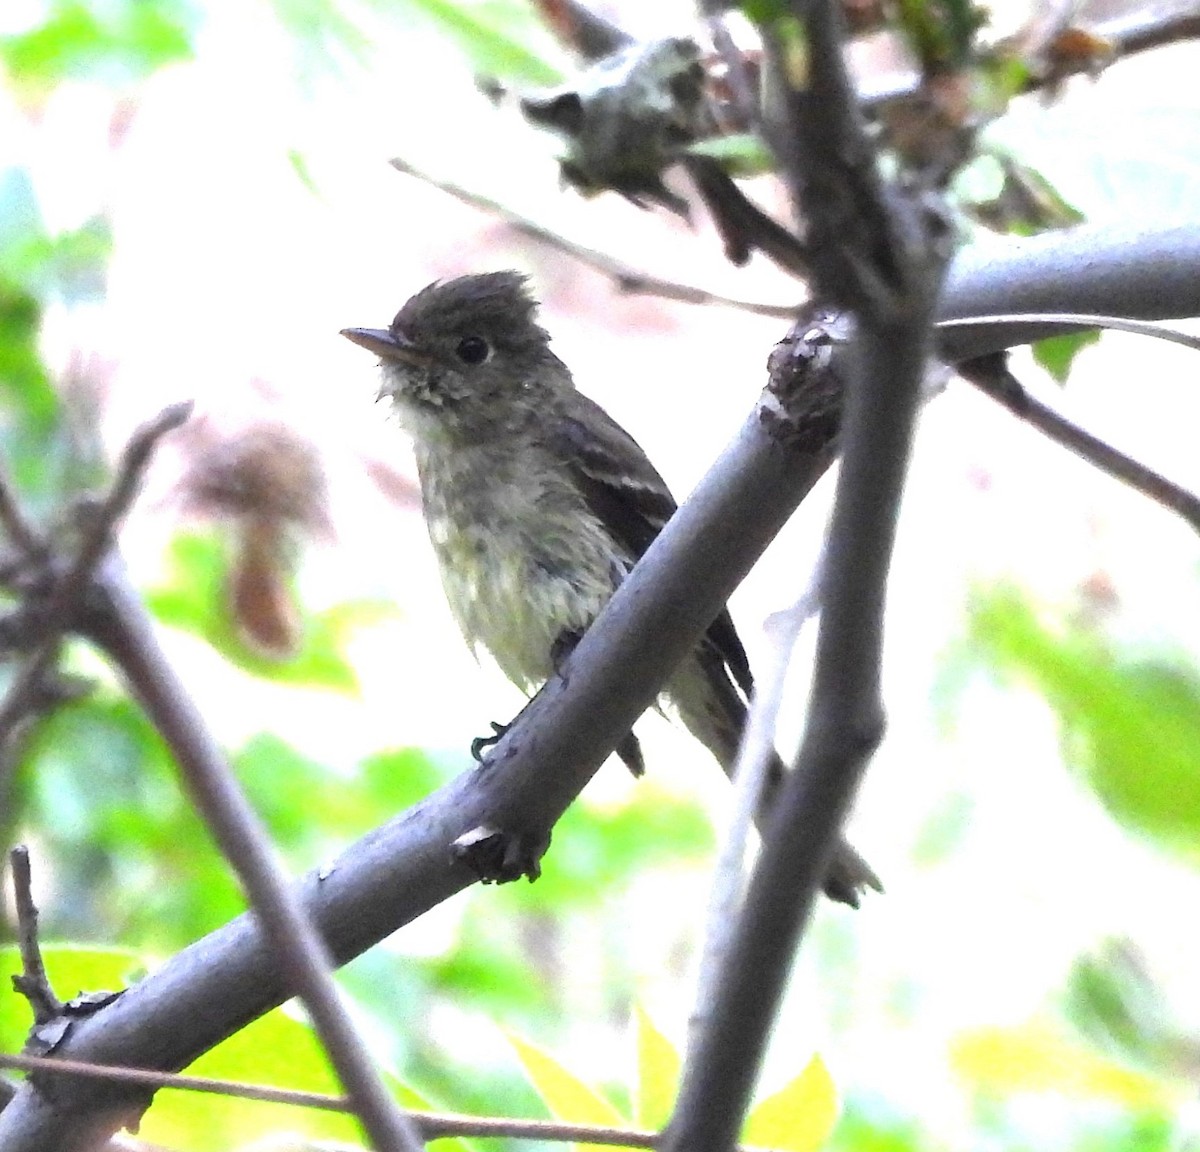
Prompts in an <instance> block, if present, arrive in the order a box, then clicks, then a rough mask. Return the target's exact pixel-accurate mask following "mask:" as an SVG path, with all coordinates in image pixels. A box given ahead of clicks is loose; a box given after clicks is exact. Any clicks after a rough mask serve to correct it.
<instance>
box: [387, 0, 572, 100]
mask: <svg viewBox="0 0 1200 1152" xmlns="http://www.w3.org/2000/svg"><path fill="white" fill-rule="evenodd" d="M405 4H406V6H407V7H408V8H409V9H410V10H411V11H413V12H416V13H419V14H420V15H422V16H423V17H425V18H426V19H427V20H429V21H430V22H431V23H432V24H433V25H434V26H435V27H437V28H438V30H439V31H440V32H442V33H443V35H445V36H446V37H447V39H449V40H451V41H452V42H453V43H454V44H455V46H456V47H457V48H458V49H459V50H460V51H461V52H462V53H463V55H464V56H466V58H467V60H468V62H469V63H470V66H471V67H472V68H473V69H474V70H475V71H476V72H478V73H482V74H484V75H487V76H495V77H497V78H499V79H501V80H511V81H514V82H518V83H526V84H544V85H549V84H557V83H559V82H560V81H561V80H562V79H563V76H564V73H565V66H564V63H562V62H560V54H559V53H557V52H556V51H555V47H554V44H553V42H552V41H551V40H550V38H549V36H548V35H547V34H546V31H545V29H544V28H543V27H542V25H541V24H540V22H539V21H538V20H537V19H536V18H535V16H534V13H533V10H532V8H531V6H530V5H529V4H527V3H514V2H513V0H502V2H496V0H490V2H483V3H480V2H479V0H475V2H473V3H472V2H465V0H405Z"/></svg>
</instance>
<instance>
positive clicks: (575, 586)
mask: <svg viewBox="0 0 1200 1152" xmlns="http://www.w3.org/2000/svg"><path fill="white" fill-rule="evenodd" d="M460 463H461V461H460ZM421 471H422V491H423V493H424V498H425V512H426V520H427V522H428V526H429V535H430V540H431V541H432V543H433V548H434V551H435V553H436V554H437V558H438V564H439V567H440V569H441V576H442V584H443V587H444V588H445V592H446V599H447V601H448V602H449V605H450V609H451V611H452V612H453V614H454V616H455V618H456V619H457V621H458V624H459V627H460V628H461V629H462V633H463V636H464V637H465V638H466V640H467V643H468V644H469V645H471V647H472V648H473V649H477V648H478V647H479V646H482V647H483V648H485V649H486V650H487V651H488V652H490V653H491V655H492V657H493V658H494V659H495V661H496V662H497V664H499V666H500V668H501V669H502V670H503V672H504V673H505V675H506V676H508V678H509V679H510V680H511V681H513V683H515V684H516V685H517V686H518V687H520V688H522V689H525V690H533V689H535V688H537V687H539V686H540V685H541V684H542V683H544V682H545V681H546V680H547V679H548V678H549V677H550V676H551V675H552V673H553V672H554V667H553V660H552V656H551V654H552V651H553V650H554V647H555V644H556V642H557V641H558V640H559V638H560V637H561V636H562V635H563V633H581V632H583V630H584V629H586V628H587V626H588V625H589V624H590V623H591V622H592V620H593V619H595V617H596V614H597V613H598V612H599V611H600V609H601V608H602V607H603V606H604V604H605V603H606V602H607V600H608V599H609V597H610V596H611V595H612V593H613V590H614V589H615V588H616V586H617V584H618V583H619V582H620V579H621V577H622V576H623V574H624V572H625V571H626V570H627V569H628V567H629V557H628V556H627V555H625V553H624V552H623V550H621V549H620V548H619V547H618V546H617V545H616V544H615V542H614V540H613V538H612V537H611V535H610V534H609V533H608V531H607V530H606V529H605V528H604V526H603V525H602V524H601V523H600V522H599V521H598V520H597V518H596V517H595V516H594V515H593V514H592V512H591V511H590V509H589V508H588V507H587V505H586V503H585V502H584V500H583V497H582V496H581V495H580V493H579V492H578V490H577V489H575V487H574V485H573V484H571V482H570V479H569V477H568V476H566V475H560V474H559V473H558V472H557V471H556V470H554V469H552V468H549V467H543V468H539V467H537V465H536V463H534V464H532V465H531V464H530V462H529V461H526V463H525V465H524V466H523V467H522V468H521V469H520V470H519V471H514V470H512V469H510V468H508V467H507V466H505V465H503V464H499V463H498V464H497V465H496V466H494V467H493V468H491V469H489V470H488V473H489V474H487V475H476V476H475V477H473V478H469V479H466V481H465V482H456V480H455V478H454V477H453V476H452V475H451V474H450V473H449V472H448V473H446V474H445V475H437V474H436V473H437V469H436V468H434V469H432V470H431V469H430V468H429V467H428V466H426V467H424V468H422V470H421ZM457 479H458V480H459V481H462V480H463V479H464V477H463V476H462V475H459V476H458V478H457Z"/></svg>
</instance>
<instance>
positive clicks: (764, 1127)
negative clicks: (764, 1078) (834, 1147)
mask: <svg viewBox="0 0 1200 1152" xmlns="http://www.w3.org/2000/svg"><path fill="white" fill-rule="evenodd" d="M837 1118H838V1097H837V1089H836V1088H835V1087H834V1086H833V1080H832V1078H831V1077H830V1075H829V1070H828V1069H827V1068H826V1067H825V1062H824V1061H823V1060H822V1059H821V1058H820V1056H814V1057H813V1058H812V1059H811V1060H810V1061H809V1062H808V1064H807V1066H806V1067H805V1069H804V1071H803V1072H801V1073H800V1075H799V1076H797V1077H796V1078H795V1079H793V1080H791V1081H789V1082H788V1083H787V1084H786V1085H784V1087H783V1088H781V1089H780V1090H779V1091H778V1092H776V1093H774V1094H773V1095H771V1096H768V1097H767V1098H766V1099H765V1100H764V1101H762V1103H761V1104H758V1105H756V1106H755V1108H754V1109H753V1111H751V1113H750V1115H749V1116H748V1117H747V1118H746V1126H745V1129H744V1130H743V1132H742V1140H743V1142H744V1143H746V1144H749V1145H750V1146H751V1147H756V1148H772V1149H776V1150H777V1152H816V1149H818V1148H822V1147H824V1146H825V1144H826V1142H827V1141H828V1140H829V1136H830V1133H831V1132H832V1131H833V1126H834V1125H835V1124H836V1123H837Z"/></svg>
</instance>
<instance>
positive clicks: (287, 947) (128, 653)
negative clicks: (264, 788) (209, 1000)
mask: <svg viewBox="0 0 1200 1152" xmlns="http://www.w3.org/2000/svg"><path fill="white" fill-rule="evenodd" d="M114 559H115V558H114ZM104 589H105V591H106V593H107V595H106V597H105V599H106V601H107V603H106V604H105V606H104V607H103V608H102V609H100V610H98V611H97V612H96V613H95V614H94V619H93V620H92V635H93V637H94V638H97V639H98V640H99V642H100V643H101V645H102V647H103V648H104V649H105V651H106V652H107V654H108V655H109V657H110V658H111V659H112V660H113V662H114V663H115V664H116V666H117V667H118V668H119V669H120V670H121V672H122V673H123V674H124V676H125V677H126V679H127V680H128V681H129V684H130V686H131V688H132V689H133V691H134V692H135V693H136V694H137V696H138V697H139V698H140V700H141V702H142V705H143V707H144V708H145V709H146V712H147V714H148V716H149V717H150V719H151V721H152V722H153V723H154V725H155V727H156V728H157V729H158V730H159V732H160V733H161V734H162V736H163V738H164V739H165V740H166V741H167V743H168V745H169V746H170V748H171V750H172V752H173V754H174V756H175V760H176V763H177V764H178V765H179V770H180V774H181V776H182V777H183V780H184V783H185V784H186V786H187V789H188V791H189V793H190V794H191V797H192V799H193V801H194V802H195V804H196V807H197V809H198V811H199V812H200V814H201V815H202V817H203V818H204V821H205V823H206V824H207V825H208V827H209V829H210V831H211V832H212V834H213V836H214V838H215V839H216V841H217V843H218V844H219V845H220V847H221V850H222V852H223V853H224V854H225V857H226V859H228V860H229V862H230V864H232V866H233V868H234V869H235V871H236V872H237V874H238V877H239V879H240V880H241V882H242V886H243V887H244V889H245V891H246V894H247V896H248V897H249V900H250V903H251V905H252V907H253V909H254V912H255V914H256V915H257V916H258V917H259V918H260V920H261V921H262V924H263V927H264V929H265V931H266V933H267V936H268V938H269V939H270V940H271V943H272V945H273V947H274V948H275V949H276V950H277V952H278V955H279V963H280V964H281V966H282V967H283V969H284V971H285V972H286V973H287V979H288V981H289V983H290V984H291V985H292V990H293V991H295V992H296V993H297V994H298V995H299V996H300V998H301V999H302V1000H303V1002H304V1006H305V1007H306V1008H307V1009H308V1012H309V1015H310V1016H311V1018H312V1022H313V1027H314V1028H315V1029H316V1032H317V1035H318V1036H319V1037H320V1039H321V1042H322V1044H323V1045H324V1046H325V1050H326V1051H327V1052H328V1054H329V1058H330V1061H331V1063H332V1064H333V1066H334V1069H335V1070H336V1071H337V1074H338V1077H339V1078H340V1079H341V1082H342V1084H343V1086H344V1087H345V1089H346V1091H347V1093H348V1095H349V1096H350V1097H351V1099H352V1100H353V1101H354V1108H355V1113H356V1115H357V1116H358V1118H359V1120H360V1122H361V1123H362V1125H363V1128H364V1129H365V1130H366V1132H367V1133H368V1135H369V1136H370V1139H371V1140H372V1142H373V1143H374V1145H375V1147H376V1148H377V1149H379V1152H419V1149H420V1147H421V1139H420V1134H419V1133H418V1132H417V1130H416V1128H415V1127H414V1126H413V1124H412V1123H411V1121H410V1120H409V1119H408V1117H407V1115H406V1114H405V1113H404V1112H402V1111H401V1109H400V1108H399V1107H398V1106H397V1105H396V1102H395V1101H394V1100H393V1099H392V1097H391V1095H390V1094H389V1093H388V1091H387V1089H386V1088H385V1087H384V1084H383V1081H382V1079H381V1078H380V1076H379V1072H378V1070H377V1068H376V1067H375V1064H374V1061H373V1060H372V1059H371V1056H370V1053H369V1052H368V1051H367V1049H366V1046H365V1045H364V1044H363V1042H362V1040H361V1038H360V1037H359V1035H358V1033H357V1031H356V1029H355V1027H354V1025H353V1023H352V1021H351V1020H350V1017H349V1014H348V1013H347V1012H346V1009H345V1007H344V1006H343V1004H342V1002H341V1000H340V999H339V997H338V992H337V986H336V984H335V983H334V981H333V976H332V967H333V961H332V959H331V957H330V955H329V951H328V949H327V948H326V946H325V942H324V941H323V940H322V939H321V936H320V934H319V933H318V932H317V930H316V928H315V927H314V926H313V924H312V921H311V920H310V919H309V917H308V914H307V913H306V912H305V910H304V907H303V905H302V904H301V902H300V898H299V896H298V895H297V893H296V891H295V889H294V888H293V887H292V885H291V882H290V879H289V878H288V877H287V875H286V874H285V873H284V871H283V868H282V867H281V865H280V863H279V860H278V858H277V857H276V855H275V854H274V852H273V850H272V848H271V846H270V843H269V839H268V836H267V833H266V830H265V829H264V827H263V825H262V822H261V821H260V820H259V818H258V815H257V814H256V813H255V811H254V809H253V807H252V806H251V805H250V802H249V801H248V800H247V799H246V796H245V793H244V792H243V791H242V789H241V787H240V785H239V783H238V781H237V779H236V777H235V776H234V775H233V773H232V772H231V771H230V768H229V765H228V763H227V761H226V759H225V757H224V755H223V754H222V752H221V750H220V748H219V747H218V745H217V743H216V740H215V738H214V737H213V735H212V733H211V732H210V730H209V728H208V725H207V724H206V722H205V720H204V717H203V715H202V714H201V713H200V710H199V708H198V707H197V706H196V704H195V702H194V701H193V699H192V697H191V695H190V694H189V693H188V691H187V689H186V688H185V687H184V685H183V683H182V682H181V681H180V679H179V677H178V674H177V673H176V671H175V669H174V667H173V666H172V665H171V663H170V662H169V661H168V660H167V658H166V655H165V653H164V652H163V650H162V647H161V646H160V644H159V642H158V637H157V635H156V634H155V631H154V625H153V623H152V622H151V620H150V618H149V616H148V615H147V613H146V610H145V607H144V606H143V605H142V603H141V601H140V600H139V599H138V597H137V596H136V594H135V593H134V592H133V590H132V589H131V588H130V587H129V586H128V584H127V581H126V577H125V574H124V573H123V572H118V571H117V570H116V565H115V564H112V565H109V567H108V569H107V571H106V576H105V583H104Z"/></svg>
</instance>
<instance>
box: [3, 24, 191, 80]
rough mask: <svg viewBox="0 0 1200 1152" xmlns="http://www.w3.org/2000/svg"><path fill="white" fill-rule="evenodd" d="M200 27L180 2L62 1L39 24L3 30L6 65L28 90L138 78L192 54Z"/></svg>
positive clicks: (7, 69)
mask: <svg viewBox="0 0 1200 1152" xmlns="http://www.w3.org/2000/svg"><path fill="white" fill-rule="evenodd" d="M196 27H197V14H196V10H195V8H194V7H193V5H191V4H189V3H185V2H180V0H112V2H109V3H96V2H94V0H93V2H90V3H89V2H86V0H55V2H54V3H50V4H48V5H47V6H46V12H45V15H44V17H43V19H42V21H41V22H40V23H39V24H36V25H35V26H33V27H31V28H29V29H27V30H26V31H23V32H18V33H15V34H11V35H7V36H0V63H2V64H3V67H4V70H5V72H6V73H7V75H8V80H9V82H10V83H11V84H12V85H13V86H14V87H15V88H16V89H17V91H18V92H22V93H23V94H25V95H26V96H34V95H39V94H42V93H44V92H45V91H47V90H48V89H51V88H53V87H54V86H55V85H56V84H59V83H62V82H63V81H64V80H99V81H101V82H103V83H106V84H110V85H113V86H114V87H115V86H118V85H125V84H133V83H136V82H137V81H139V80H144V79H145V78H146V77H148V76H150V75H151V74H152V73H153V72H155V71H157V70H158V69H159V68H162V67H163V66H164V65H166V64H170V63H173V62H174V61H177V60H185V59H187V58H188V57H190V56H191V55H192V43H193V37H194V35H195V32H196Z"/></svg>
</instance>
